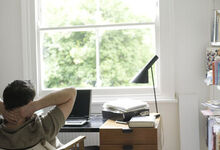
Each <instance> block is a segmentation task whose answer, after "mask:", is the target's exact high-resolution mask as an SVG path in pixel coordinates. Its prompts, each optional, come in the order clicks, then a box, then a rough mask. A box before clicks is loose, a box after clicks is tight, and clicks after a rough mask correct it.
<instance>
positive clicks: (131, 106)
mask: <svg viewBox="0 0 220 150" xmlns="http://www.w3.org/2000/svg"><path fill="white" fill-rule="evenodd" d="M149 113H150V110H149V105H148V104H147V102H144V101H139V100H133V99H119V100H115V101H110V102H106V103H104V105H103V109H102V116H103V118H105V119H112V120H118V121H126V122H127V121H129V120H130V119H131V118H132V117H133V116H138V115H142V116H148V115H149Z"/></svg>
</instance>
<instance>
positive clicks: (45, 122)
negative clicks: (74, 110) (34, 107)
mask: <svg viewBox="0 0 220 150" xmlns="http://www.w3.org/2000/svg"><path fill="white" fill-rule="evenodd" d="M64 123H65V119H64V115H63V113H62V111H61V110H60V109H59V108H58V107H55V108H54V109H52V110H51V111H49V112H48V113H47V114H46V115H45V116H37V115H33V116H32V118H31V119H29V120H28V121H26V122H25V123H24V124H23V125H22V126H21V127H19V128H18V129H8V128H7V127H5V126H4V124H3V123H2V124H0V148H2V149H26V148H30V147H33V146H35V145H36V144H38V143H39V142H41V141H43V140H46V141H48V142H49V143H50V144H52V145H53V146H55V147H56V135H57V134H58V132H59V130H60V128H61V127H62V126H63V125H64Z"/></svg>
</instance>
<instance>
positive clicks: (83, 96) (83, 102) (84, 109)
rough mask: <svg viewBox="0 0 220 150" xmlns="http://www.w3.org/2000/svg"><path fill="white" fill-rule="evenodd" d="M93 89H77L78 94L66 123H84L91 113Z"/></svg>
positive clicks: (76, 124)
mask: <svg viewBox="0 0 220 150" xmlns="http://www.w3.org/2000/svg"><path fill="white" fill-rule="evenodd" d="M90 103H91V90H87V89H86V90H77V96H76V100H75V104H74V106H73V109H72V112H71V113H70V115H69V117H68V118H67V120H66V121H65V125H67V126H68V125H70V126H74V125H75V126H81V125H84V124H85V123H86V122H87V121H88V119H89V114H90Z"/></svg>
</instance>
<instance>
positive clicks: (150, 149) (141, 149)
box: [100, 145, 157, 150]
mask: <svg viewBox="0 0 220 150" xmlns="http://www.w3.org/2000/svg"><path fill="white" fill-rule="evenodd" d="M100 150H157V146H156V145H132V146H123V145H101V146H100Z"/></svg>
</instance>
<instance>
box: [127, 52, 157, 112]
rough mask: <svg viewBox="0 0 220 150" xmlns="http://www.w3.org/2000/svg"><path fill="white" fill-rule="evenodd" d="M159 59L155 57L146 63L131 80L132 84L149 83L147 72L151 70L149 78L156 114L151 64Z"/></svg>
mask: <svg viewBox="0 0 220 150" xmlns="http://www.w3.org/2000/svg"><path fill="white" fill-rule="evenodd" d="M158 58H159V57H158V56H157V55H155V56H154V57H153V58H152V59H151V60H150V61H149V62H148V63H147V65H146V66H145V67H144V68H143V69H142V70H141V71H140V72H139V73H138V74H137V75H136V76H135V77H134V78H133V79H132V80H131V82H132V83H149V80H148V70H149V69H151V76H152V82H153V91H154V100H155V107H156V112H157V113H158V108H157V98H156V90H155V85H154V75H153V68H152V66H153V64H154V63H155V62H156V61H157V59H158Z"/></svg>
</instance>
